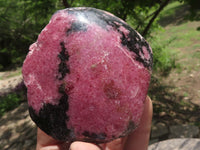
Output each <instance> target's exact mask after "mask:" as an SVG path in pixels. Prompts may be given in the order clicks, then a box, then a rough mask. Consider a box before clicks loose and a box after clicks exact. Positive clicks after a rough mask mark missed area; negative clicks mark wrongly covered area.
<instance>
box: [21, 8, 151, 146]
mask: <svg viewBox="0 0 200 150" xmlns="http://www.w3.org/2000/svg"><path fill="white" fill-rule="evenodd" d="M152 59H153V57H152V50H151V48H150V46H149V45H148V43H147V42H146V41H145V39H144V38H143V37H142V36H141V35H140V34H139V33H138V32H136V31H135V30H133V29H132V28H131V27H130V26H129V25H127V24H126V23H125V22H124V21H123V20H121V19H119V18H117V17H116V16H114V15H112V14H110V13H108V12H105V11H102V10H98V9H95V8H84V7H82V8H69V9H64V10H60V11H58V12H56V13H55V14H54V15H53V16H52V18H51V20H50V22H49V24H48V25H47V26H46V27H45V28H44V29H43V30H42V32H41V33H40V35H39V36H38V39H37V41H36V42H35V43H33V44H32V45H31V46H30V51H29V54H28V55H27V57H26V60H25V61H24V65H23V77H24V81H25V84H26V86H27V89H28V103H29V112H30V116H31V118H32V119H33V121H34V122H35V123H36V124H37V125H38V127H40V128H41V129H42V130H43V131H45V132H46V133H47V134H49V135H51V136H52V137H54V138H55V139H58V140H61V141H75V140H82V141H88V142H96V143H102V142H107V141H111V140H113V139H115V138H118V137H122V136H125V135H127V134H128V133H129V132H131V131H132V130H134V129H135V128H136V127H137V126H138V124H139V121H140V118H141V115H142V111H143V105H144V101H145V98H146V95H147V91H148V86H149V81H150V74H151V68H152Z"/></svg>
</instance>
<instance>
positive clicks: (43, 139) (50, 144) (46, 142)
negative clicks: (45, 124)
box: [36, 97, 153, 150]
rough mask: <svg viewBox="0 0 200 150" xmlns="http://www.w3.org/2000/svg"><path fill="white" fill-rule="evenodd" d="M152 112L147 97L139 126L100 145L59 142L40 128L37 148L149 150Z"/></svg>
mask: <svg viewBox="0 0 200 150" xmlns="http://www.w3.org/2000/svg"><path fill="white" fill-rule="evenodd" d="M152 113H153V108H152V102H151V99H150V98H149V97H147V98H146V101H145V106H144V112H143V115H142V118H141V122H140V125H139V127H138V128H137V129H136V130H135V131H133V132H132V133H131V134H129V135H128V136H126V137H123V138H119V139H116V140H114V141H112V142H109V143H105V144H99V145H95V144H92V143H86V142H79V141H76V142H73V143H66V142H65V143H63V142H59V141H56V140H55V139H53V138H52V137H50V136H48V135H47V134H46V133H44V132H43V131H42V130H40V129H39V128H38V132H37V146H36V150H68V149H70V150H147V148H148V144H149V137H150V131H151V121H152Z"/></svg>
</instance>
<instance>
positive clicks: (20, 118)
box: [0, 102, 36, 150]
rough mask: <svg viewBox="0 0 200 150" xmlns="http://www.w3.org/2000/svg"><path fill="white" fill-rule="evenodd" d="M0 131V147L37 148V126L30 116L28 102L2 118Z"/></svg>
mask: <svg viewBox="0 0 200 150" xmlns="http://www.w3.org/2000/svg"><path fill="white" fill-rule="evenodd" d="M0 131H1V132H0V149H2V150H11V149H12V150H19V149H20V150H26V149H29V150H34V149H35V145H36V126H35V125H34V123H33V122H32V121H31V119H30V117H29V113H28V105H27V103H26V102H23V103H21V105H20V106H18V107H17V108H16V109H14V110H12V111H10V112H8V113H6V114H5V115H4V116H3V117H1V118H0Z"/></svg>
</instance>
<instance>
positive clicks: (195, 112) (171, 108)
mask: <svg viewBox="0 0 200 150" xmlns="http://www.w3.org/2000/svg"><path fill="white" fill-rule="evenodd" d="M149 95H150V96H151V98H152V100H153V110H154V114H153V120H154V121H155V122H163V123H165V124H166V125H167V126H171V125H177V124H193V125H196V126H198V127H199V128H200V115H199V114H200V106H199V105H196V104H193V103H191V102H190V100H187V101H185V100H184V96H182V95H178V94H177V93H176V91H175V87H173V86H167V85H163V84H161V83H160V82H159V80H158V79H157V78H156V77H152V81H151V84H150V88H149Z"/></svg>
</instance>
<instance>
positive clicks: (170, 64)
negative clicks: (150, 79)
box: [149, 36, 177, 76]
mask: <svg viewBox="0 0 200 150" xmlns="http://www.w3.org/2000/svg"><path fill="white" fill-rule="evenodd" d="M174 40H175V39H174V38H171V39H169V40H166V41H161V40H160V39H159V37H157V36H155V37H154V38H151V39H150V40H149V42H150V45H151V47H152V49H153V53H154V66H153V69H154V71H157V72H159V73H161V75H163V76H166V75H168V74H169V73H170V71H171V70H172V69H173V68H176V66H177V65H176V63H175V59H176V55H175V54H176V53H175V52H174V51H172V50H171V51H170V50H169V49H168V48H167V47H168V45H169V44H170V43H172V42H173V41H174Z"/></svg>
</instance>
